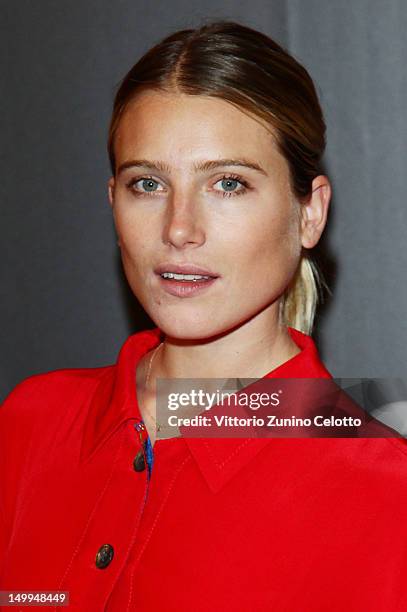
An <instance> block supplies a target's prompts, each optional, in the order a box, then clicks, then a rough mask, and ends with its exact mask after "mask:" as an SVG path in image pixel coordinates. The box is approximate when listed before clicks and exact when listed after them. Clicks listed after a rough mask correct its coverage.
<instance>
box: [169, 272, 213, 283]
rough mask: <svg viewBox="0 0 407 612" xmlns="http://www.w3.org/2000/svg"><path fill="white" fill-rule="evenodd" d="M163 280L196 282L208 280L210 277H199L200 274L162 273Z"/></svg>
mask: <svg viewBox="0 0 407 612" xmlns="http://www.w3.org/2000/svg"><path fill="white" fill-rule="evenodd" d="M161 276H162V277H163V278H173V279H174V280H186V281H197V280H201V279H205V280H208V279H209V278H210V276H201V275H200V274H176V273H175V272H163V274H161Z"/></svg>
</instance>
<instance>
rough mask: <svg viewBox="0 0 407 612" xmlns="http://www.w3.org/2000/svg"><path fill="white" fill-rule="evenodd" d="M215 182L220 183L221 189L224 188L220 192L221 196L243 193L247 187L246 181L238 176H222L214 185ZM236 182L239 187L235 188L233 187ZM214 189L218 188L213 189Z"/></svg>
mask: <svg viewBox="0 0 407 612" xmlns="http://www.w3.org/2000/svg"><path fill="white" fill-rule="evenodd" d="M217 183H221V184H222V189H225V191H223V192H221V193H222V197H224V198H225V197H234V196H238V195H243V194H244V193H246V191H247V188H248V183H247V182H246V181H244V180H243V179H242V178H241V177H238V176H223V177H222V178H221V179H219V181H217V182H216V183H215V185H217ZM238 184H240V185H241V189H238V190H236V189H235V188H236V186H237V185H238ZM215 191H218V190H217V189H215Z"/></svg>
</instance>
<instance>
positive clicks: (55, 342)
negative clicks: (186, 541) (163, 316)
mask: <svg viewBox="0 0 407 612" xmlns="http://www.w3.org/2000/svg"><path fill="white" fill-rule="evenodd" d="M1 7H2V26H3V27H2V32H1V43H0V44H1V55H0V57H1V61H2V70H1V74H2V81H3V93H2V96H1V122H2V125H1V134H2V136H3V138H2V143H3V146H2V160H1V161H2V163H1V168H2V180H1V182H0V185H1V206H2V215H1V216H2V241H1V249H2V252H1V263H2V281H1V308H2V312H1V318H2V321H3V333H2V357H3V359H2V370H1V378H0V392H1V395H2V396H4V395H5V394H6V393H7V392H8V391H10V389H11V388H12V387H13V386H14V385H15V384H16V383H17V382H19V381H20V380H22V379H23V378H25V377H26V376H29V375H30V374H36V373H39V372H44V371H48V370H53V369H57V368H62V367H94V366H100V365H106V364H108V363H113V362H114V361H115V360H116V357H117V354H118V351H119V349H120V347H121V345H122V343H123V342H124V340H125V339H126V338H127V337H128V335H129V334H130V333H133V332H135V331H138V330H140V329H143V328H145V327H146V326H152V323H151V322H150V321H149V319H148V318H147V317H146V316H145V315H143V313H142V311H141V309H140V307H138V305H137V302H136V300H135V298H133V297H132V295H131V294H130V291H129V289H128V288H127V285H126V282H125V280H124V276H123V274H122V271H121V264H120V260H119V250H118V248H117V246H116V238H115V232H114V227H113V222H112V218H111V210H110V206H109V204H108V199H107V188H106V183H107V180H108V178H109V166H108V158H107V153H106V144H105V143H106V136H107V126H108V121H109V117H110V112H111V104H112V100H113V96H114V92H115V87H116V85H117V83H118V82H119V80H120V79H121V77H122V76H123V75H124V74H125V72H126V71H127V70H128V69H129V68H130V66H131V65H133V64H134V62H135V61H136V60H137V59H138V58H139V57H140V55H141V54H142V53H143V52H144V51H146V50H147V49H148V48H149V47H150V46H151V45H152V44H154V43H156V42H158V41H159V40H160V39H161V38H162V37H163V36H164V35H166V34H168V33H170V32H172V31H174V30H176V29H179V28H185V27H196V26H198V25H200V23H201V22H202V21H203V20H206V19H213V18H226V19H232V20H236V21H241V22H242V23H244V24H247V25H250V26H252V27H255V28H257V29H259V30H261V31H264V32H265V33H267V34H269V35H271V36H272V37H275V38H276V40H277V41H279V42H280V43H282V44H283V45H284V46H286V47H288V49H289V50H290V51H291V52H292V53H293V54H294V55H295V56H296V57H297V58H298V59H299V60H300V61H302V62H303V63H304V64H305V66H306V67H307V68H308V70H309V71H310V73H311V75H312V77H313V78H314V80H315V82H316V84H317V88H318V91H319V94H320V97H321V102H322V105H323V108H324V111H325V115H326V119H327V123H328V149H327V154H326V157H325V166H326V171H327V173H328V174H329V176H330V178H331V181H332V183H333V187H334V198H333V201H332V204H331V209H330V215H329V221H328V227H327V230H326V231H325V234H324V238H323V240H322V242H321V244H320V246H319V247H318V250H317V252H318V257H319V261H320V262H322V265H323V269H324V271H325V276H326V279H327V281H328V283H329V284H330V286H331V289H332V292H333V296H332V297H331V298H330V299H329V302H327V303H326V305H324V307H323V309H321V310H320V311H319V314H318V318H317V323H316V325H317V328H318V333H317V334H315V336H314V337H315V339H316V340H317V342H318V345H319V348H320V351H321V356H322V358H323V360H324V361H325V363H326V365H327V367H328V368H329V369H330V370H331V372H332V373H333V374H334V376H336V377H341V376H343V377H386V376H390V377H392V376H404V375H405V373H406V365H405V350H404V345H405V342H406V340H407V327H406V322H405V311H406V306H407V289H406V284H405V282H404V281H405V269H406V264H407V255H406V251H405V239H406V227H407V212H406V195H405V194H406V187H407V180H406V174H407V173H406V152H407V151H406V148H407V134H406V131H407V128H406V118H405V113H406V93H407V76H406V64H407V42H406V36H405V32H406V31H407V4H406V3H405V2H403V1H402V0H398V1H397V0H390V1H389V2H386V3H383V2H379V0H370V1H369V0H353V2H343V1H340V0H330V1H328V2H327V1H326V0H289V1H287V2H282V1H281V0H280V1H277V0H275V1H271V0H267V1H265V0H263V1H261V0H251V2H249V3H246V5H242V4H241V3H238V2H222V3H221V6H220V5H219V2H217V1H214V0H206V1H205V2H203V1H197V0H196V1H192V2H191V0H188V1H187V0H177V1H176V2H175V1H173V2H168V0H167V1H165V0H162V1H154V0H133V1H129V0H116V1H113V2H112V1H108V0H100V1H98V2H96V1H89V0H59V1H58V2H55V1H54V0H52V1H51V0H40V1H39V2H32V1H28V0H19V2H12V1H11V0H9V1H8V2H4V1H3V2H2V3H1Z"/></svg>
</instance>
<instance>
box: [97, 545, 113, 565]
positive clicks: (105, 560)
mask: <svg viewBox="0 0 407 612" xmlns="http://www.w3.org/2000/svg"><path fill="white" fill-rule="evenodd" d="M113 555H114V550H113V546H111V545H110V544H103V546H101V547H100V548H99V550H98V553H97V555H96V567H98V568H99V569H104V568H105V567H107V566H108V565H109V563H110V561H111V560H112V559H113Z"/></svg>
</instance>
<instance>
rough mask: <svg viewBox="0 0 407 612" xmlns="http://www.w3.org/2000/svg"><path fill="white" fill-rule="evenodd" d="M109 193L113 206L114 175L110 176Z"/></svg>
mask: <svg viewBox="0 0 407 612" xmlns="http://www.w3.org/2000/svg"><path fill="white" fill-rule="evenodd" d="M107 185H108V194H109V202H110V206H111V207H112V208H113V206H114V177H113V176H112V177H110V179H109V181H108V183H107Z"/></svg>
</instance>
